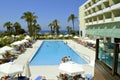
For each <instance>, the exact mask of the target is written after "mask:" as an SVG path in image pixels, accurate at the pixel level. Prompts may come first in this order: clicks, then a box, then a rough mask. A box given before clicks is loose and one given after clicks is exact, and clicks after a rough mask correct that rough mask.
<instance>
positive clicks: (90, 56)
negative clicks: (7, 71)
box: [14, 40, 95, 80]
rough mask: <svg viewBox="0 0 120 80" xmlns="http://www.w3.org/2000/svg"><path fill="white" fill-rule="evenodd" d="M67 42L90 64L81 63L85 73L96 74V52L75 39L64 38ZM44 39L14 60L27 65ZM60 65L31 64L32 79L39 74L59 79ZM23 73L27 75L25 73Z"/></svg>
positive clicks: (48, 79) (49, 78) (50, 78)
mask: <svg viewBox="0 0 120 80" xmlns="http://www.w3.org/2000/svg"><path fill="white" fill-rule="evenodd" d="M63 41H65V42H67V45H69V46H70V47H71V48H72V49H73V50H74V51H76V52H77V53H78V54H79V55H81V56H82V57H83V58H84V59H85V60H87V62H88V63H89V64H84V65H81V66H82V68H83V69H84V70H85V73H84V74H83V76H84V75H85V74H88V73H90V74H92V75H94V68H95V67H94V61H95V52H94V51H93V50H91V49H89V48H87V47H84V46H83V45H81V44H78V43H76V42H75V41H73V40H63ZM42 42H43V40H37V41H36V42H35V43H34V44H33V48H27V49H26V51H25V52H24V53H23V54H21V55H19V57H18V58H17V59H16V60H15V61H14V62H15V63H19V64H23V65H25V64H26V62H27V61H30V60H31V59H32V57H33V56H34V54H35V53H36V51H37V49H38V48H39V47H40V45H41V44H42ZM58 66H59V65H55V66H52V65H49V66H30V71H31V77H30V78H31V79H32V80H34V79H35V78H36V77H37V76H39V75H40V76H45V77H46V79H47V80H57V77H56V76H57V75H59V72H61V71H60V70H59V69H58ZM23 75H25V74H24V73H23Z"/></svg>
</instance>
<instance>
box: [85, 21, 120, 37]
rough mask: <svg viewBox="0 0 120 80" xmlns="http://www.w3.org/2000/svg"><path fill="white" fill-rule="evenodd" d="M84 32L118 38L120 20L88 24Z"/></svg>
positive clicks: (119, 34) (119, 35)
mask: <svg viewBox="0 0 120 80" xmlns="http://www.w3.org/2000/svg"><path fill="white" fill-rule="evenodd" d="M86 34H87V35H96V36H104V37H115V38H120V22H114V23H105V24H98V25H90V26H88V28H87V29H86Z"/></svg>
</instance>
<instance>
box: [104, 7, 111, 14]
mask: <svg viewBox="0 0 120 80" xmlns="http://www.w3.org/2000/svg"><path fill="white" fill-rule="evenodd" d="M110 11H111V8H110V7H108V8H105V9H103V13H105V12H110Z"/></svg>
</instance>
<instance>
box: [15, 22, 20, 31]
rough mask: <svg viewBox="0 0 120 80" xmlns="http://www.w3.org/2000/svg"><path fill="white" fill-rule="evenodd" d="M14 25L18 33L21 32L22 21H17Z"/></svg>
mask: <svg viewBox="0 0 120 80" xmlns="http://www.w3.org/2000/svg"><path fill="white" fill-rule="evenodd" d="M13 27H14V28H15V32H16V33H19V30H20V29H21V25H20V23H18V22H15V23H14V24H13Z"/></svg>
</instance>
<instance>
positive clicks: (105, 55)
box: [79, 0, 120, 80]
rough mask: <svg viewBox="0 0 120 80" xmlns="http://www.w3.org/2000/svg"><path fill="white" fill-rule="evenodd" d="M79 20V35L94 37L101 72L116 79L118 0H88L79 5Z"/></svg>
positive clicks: (119, 67)
mask: <svg viewBox="0 0 120 80" xmlns="http://www.w3.org/2000/svg"><path fill="white" fill-rule="evenodd" d="M79 21H80V25H79V26H80V32H81V37H85V36H88V37H90V38H93V39H96V64H97V65H99V66H101V67H99V68H100V69H102V68H103V69H104V71H103V72H102V71H101V73H103V74H104V73H107V74H109V76H108V77H106V79H109V78H111V80H117V78H116V76H117V77H120V0H88V1H87V2H86V3H84V4H83V5H82V6H80V7H79ZM104 75H105V74H104ZM112 78H113V79H112ZM119 79H120V78H119ZM109 80H110V79H109Z"/></svg>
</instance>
